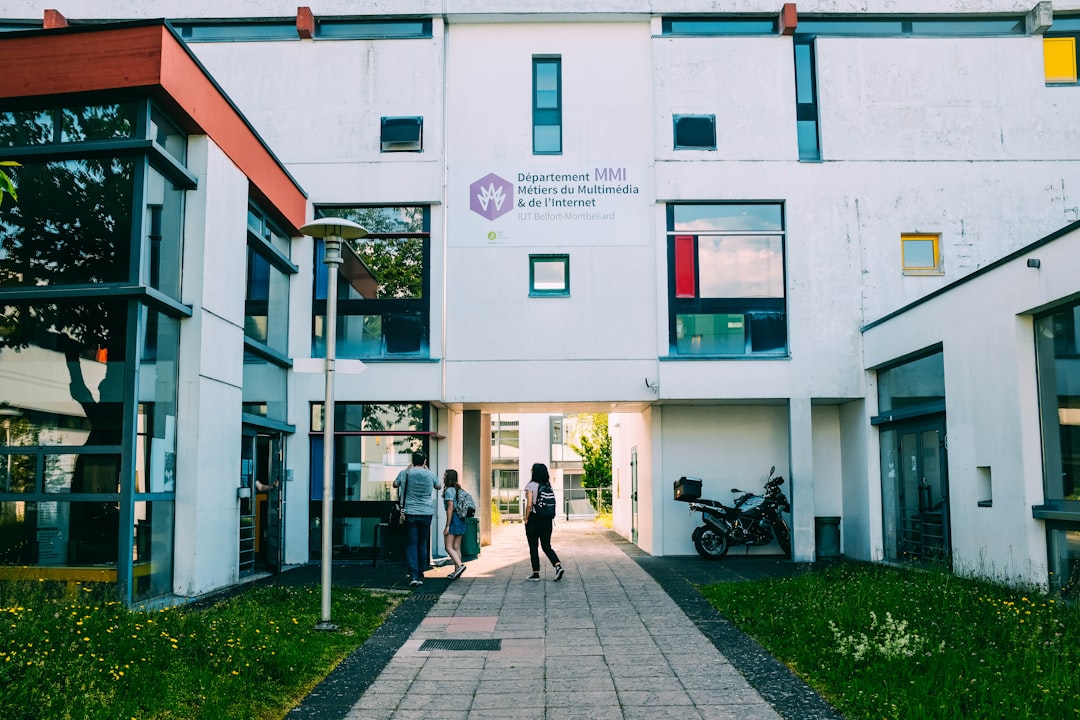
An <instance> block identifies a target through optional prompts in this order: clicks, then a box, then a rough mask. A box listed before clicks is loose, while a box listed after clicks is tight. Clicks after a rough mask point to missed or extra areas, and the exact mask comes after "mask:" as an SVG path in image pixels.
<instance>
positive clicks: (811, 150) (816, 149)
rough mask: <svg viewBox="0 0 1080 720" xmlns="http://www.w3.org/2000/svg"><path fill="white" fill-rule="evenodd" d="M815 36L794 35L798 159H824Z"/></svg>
mask: <svg viewBox="0 0 1080 720" xmlns="http://www.w3.org/2000/svg"><path fill="white" fill-rule="evenodd" d="M815 65H816V60H815V50H814V39H813V38H808V37H797V38H795V123H796V132H797V135H798V140H799V160H804V161H815V160H821V140H820V136H819V133H818V107H817V79H816V77H817V70H816V69H815Z"/></svg>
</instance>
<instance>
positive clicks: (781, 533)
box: [773, 518, 791, 557]
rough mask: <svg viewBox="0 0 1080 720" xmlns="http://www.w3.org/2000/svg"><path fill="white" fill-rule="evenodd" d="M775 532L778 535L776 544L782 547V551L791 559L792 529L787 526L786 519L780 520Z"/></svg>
mask: <svg viewBox="0 0 1080 720" xmlns="http://www.w3.org/2000/svg"><path fill="white" fill-rule="evenodd" d="M773 530H774V532H775V533H776V542H777V544H779V545H780V549H781V550H783V551H784V554H785V555H787V556H788V557H791V528H789V527H788V526H787V522H786V521H785V520H784V518H780V522H778V523H776V526H775V527H774V528H773Z"/></svg>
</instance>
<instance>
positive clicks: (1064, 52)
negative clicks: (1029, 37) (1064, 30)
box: [1043, 37, 1076, 85]
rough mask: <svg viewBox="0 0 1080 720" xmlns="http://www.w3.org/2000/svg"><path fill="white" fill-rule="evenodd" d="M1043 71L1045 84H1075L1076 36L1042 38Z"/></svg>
mask: <svg viewBox="0 0 1080 720" xmlns="http://www.w3.org/2000/svg"><path fill="white" fill-rule="evenodd" d="M1043 72H1044V73H1045V74H1046V83H1047V85H1075V84H1076V38H1075V37H1048V38H1043Z"/></svg>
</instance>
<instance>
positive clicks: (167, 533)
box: [132, 500, 173, 600]
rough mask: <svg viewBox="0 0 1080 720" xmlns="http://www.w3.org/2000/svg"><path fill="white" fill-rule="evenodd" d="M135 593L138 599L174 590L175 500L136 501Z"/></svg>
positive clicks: (133, 569) (134, 544)
mask: <svg viewBox="0 0 1080 720" xmlns="http://www.w3.org/2000/svg"><path fill="white" fill-rule="evenodd" d="M134 532H135V536H134V538H133V545H132V547H133V552H132V560H133V561H134V562H133V565H132V578H133V585H134V588H133V592H132V596H133V598H134V599H136V600H141V599H143V598H148V597H160V596H161V595H167V594H168V593H170V592H172V559H173V501H172V500H155V501H154V502H148V501H141V502H136V503H135V530H134Z"/></svg>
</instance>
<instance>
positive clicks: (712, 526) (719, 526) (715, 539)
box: [676, 466, 791, 560]
mask: <svg viewBox="0 0 1080 720" xmlns="http://www.w3.org/2000/svg"><path fill="white" fill-rule="evenodd" d="M775 472H776V467H775V466H774V467H772V468H770V469H769V475H768V477H767V478H766V480H765V489H764V491H763V492H762V494H760V495H756V494H754V493H751V492H745V491H743V490H739V489H738V488H731V492H733V493H741V494H740V495H739V497H737V498H735V502H734V504H733V505H730V506H729V505H724V504H723V503H722V502H720V501H719V500H708V499H705V498H702V497H701V493H700V480H698V484H697V496H696V497H694V496H693V493H692V492H691V493H690V494H688V495H686V496H684V497H679V493H680V489H681V487H680V482H683V481H685V480H687V479H688V478H681V479H680V480H679V481H677V482H676V499H678V500H685V501H686V502H688V503H689V504H690V514H691V515H693V514H694V513H696V512H700V513H701V520H702V523H703V524H702V525H701V527H698V528H695V529H694V532H693V535H692V536H691V537H692V538H693V540H694V548H695V549H696V550H697V551H698V554H699V555H701V557H703V558H706V559H708V560H719V559H720V558H722V557H723V556H724V555H726V554H727V551H728V548H729V547H731V546H733V545H768V544H769V543H770V542H772V540H773V538H774V537H775V538H776V541H777V543H778V544H779V545H780V549H781V550H783V551H784V555H786V556H787V557H791V529H790V528H789V527H788V524H787V521H785V520H784V517H783V514H782V513H785V512H791V503H789V502H788V499H787V497H786V496H785V495H784V493H783V492H782V491H781V490H780V486H781V485H783V484H784V478H783V477H782V476H780V475H777V476H776V477H773V473H775ZM690 480H697V478H690Z"/></svg>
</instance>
